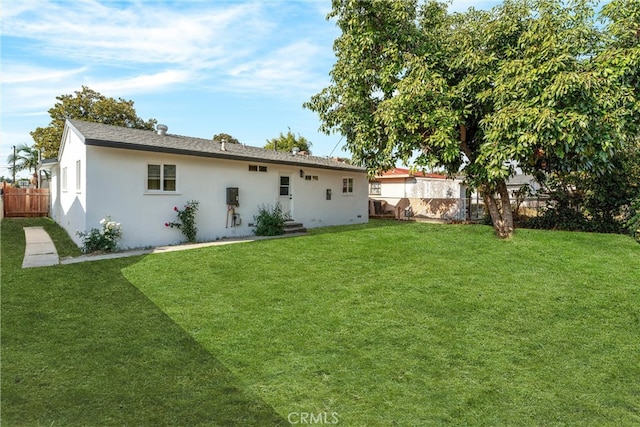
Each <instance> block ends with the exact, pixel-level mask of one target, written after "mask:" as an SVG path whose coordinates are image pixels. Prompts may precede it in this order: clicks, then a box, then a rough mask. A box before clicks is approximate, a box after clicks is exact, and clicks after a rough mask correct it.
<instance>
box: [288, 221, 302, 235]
mask: <svg viewBox="0 0 640 427" xmlns="http://www.w3.org/2000/svg"><path fill="white" fill-rule="evenodd" d="M306 232H307V229H306V228H305V227H304V224H302V223H301V222H296V221H285V223H284V234H292V233H306Z"/></svg>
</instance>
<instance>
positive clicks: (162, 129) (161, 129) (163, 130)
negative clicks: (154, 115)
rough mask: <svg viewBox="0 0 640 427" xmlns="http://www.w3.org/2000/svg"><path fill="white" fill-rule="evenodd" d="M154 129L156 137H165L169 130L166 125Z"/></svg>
mask: <svg viewBox="0 0 640 427" xmlns="http://www.w3.org/2000/svg"><path fill="white" fill-rule="evenodd" d="M156 128H157V129H158V135H166V134H167V131H168V130H169V128H168V127H167V125H158V126H157V127H156Z"/></svg>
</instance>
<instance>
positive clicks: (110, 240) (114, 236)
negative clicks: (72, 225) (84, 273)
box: [76, 216, 122, 253]
mask: <svg viewBox="0 0 640 427" xmlns="http://www.w3.org/2000/svg"><path fill="white" fill-rule="evenodd" d="M100 225H101V227H100V228H92V229H91V230H90V231H89V232H88V233H84V232H82V231H78V232H77V233H76V234H77V235H78V236H80V238H82V251H83V252H85V253H89V252H96V251H104V252H113V251H115V250H116V249H117V248H118V239H120V237H122V228H121V224H120V223H119V222H115V221H112V220H111V217H110V216H107V217H106V218H103V219H102V220H101V221H100Z"/></svg>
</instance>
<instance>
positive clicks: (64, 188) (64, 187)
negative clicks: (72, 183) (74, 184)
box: [62, 167, 67, 191]
mask: <svg viewBox="0 0 640 427" xmlns="http://www.w3.org/2000/svg"><path fill="white" fill-rule="evenodd" d="M62 191H67V168H66V167H64V168H62Z"/></svg>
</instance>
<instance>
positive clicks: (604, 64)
mask: <svg viewBox="0 0 640 427" xmlns="http://www.w3.org/2000/svg"><path fill="white" fill-rule="evenodd" d="M613 3H615V4H616V5H617V6H619V7H618V8H614V7H613V6H612V7H610V8H609V9H608V10H609V12H610V15H615V19H616V21H615V22H616V23H620V25H623V24H624V25H627V23H628V22H629V19H631V20H632V21H633V23H634V25H635V23H637V14H636V15H633V18H630V14H631V13H632V12H631V10H633V11H634V12H633V13H635V11H636V10H637V8H635V6H634V8H631V7H628V8H626V6H624V3H623V2H621V1H615V2H613ZM629 3H633V4H634V5H637V3H638V1H637V0H633V2H629ZM329 18H335V19H336V22H337V25H338V27H339V28H340V29H341V31H342V34H341V36H340V37H339V38H338V39H337V40H336V41H335V49H334V50H335V52H336V57H337V58H336V63H335V64H334V66H333V69H332V71H331V78H332V83H331V85H330V86H329V87H327V88H325V89H323V90H322V91H321V92H320V93H318V94H317V95H314V96H313V97H312V98H311V100H310V101H309V102H307V103H305V107H307V108H310V109H311V110H313V111H315V112H317V113H318V114H319V116H320V119H321V122H322V128H321V129H322V130H323V131H325V132H327V133H330V132H333V131H338V132H340V133H342V134H343V135H345V136H346V139H347V148H348V149H349V150H350V151H351V152H352V153H353V155H354V160H355V162H356V163H358V164H362V165H365V166H367V167H368V168H369V169H371V170H376V171H377V170H387V169H391V168H393V167H394V166H395V165H396V164H397V163H399V162H402V163H404V164H409V163H414V164H415V165H417V166H420V167H442V168H444V169H445V170H446V171H447V172H449V173H459V172H462V173H464V174H465V175H466V177H467V181H468V183H469V184H470V185H471V186H473V187H476V188H478V189H479V190H480V191H481V193H482V194H483V198H484V199H485V201H486V202H487V205H488V207H489V210H490V212H491V215H492V219H493V223H494V225H495V226H496V227H497V231H499V234H500V235H505V236H508V235H510V233H509V232H508V227H509V222H512V218H511V217H512V215H511V214H512V212H511V209H510V207H509V206H508V203H507V202H506V199H505V197H504V194H503V193H505V188H504V181H505V180H506V179H508V178H509V177H510V176H511V175H512V174H513V172H514V165H515V164H517V165H519V166H520V167H521V168H522V169H524V171H525V172H528V173H535V172H537V171H547V172H557V171H565V172H568V171H581V170H587V171H598V172H603V171H605V170H607V168H608V165H609V161H610V160H611V158H612V156H613V154H614V153H615V152H616V150H618V149H619V148H620V147H621V145H622V144H623V142H624V141H625V140H626V139H628V136H629V134H630V133H632V132H633V129H634V128H633V127H631V126H628V125H629V124H630V123H631V122H632V121H633V120H635V121H636V122H637V120H638V117H639V116H640V114H638V110H637V106H638V104H637V95H638V92H637V91H636V92H634V90H633V85H634V84H635V85H636V89H637V80H633V78H632V77H633V76H637V70H638V66H637V65H638V63H637V62H634V61H635V59H634V58H636V56H634V55H636V54H637V40H636V39H633V40H634V43H635V44H633V45H632V46H631V47H629V42H624V43H623V45H624V49H627V50H625V51H624V53H625V54H626V53H629V54H632V56H631V59H616V58H620V55H617V56H616V55H614V53H615V52H619V50H616V49H623V47H620V46H619V45H618V44H620V43H622V40H621V38H622V36H621V34H622V32H617V31H616V30H615V28H613V27H606V26H605V27H601V26H599V25H598V23H597V20H596V18H595V14H594V6H593V3H592V2H591V1H589V0H576V1H573V2H570V3H567V2H564V1H562V0H534V1H528V0H510V1H505V2H504V3H503V4H501V5H499V6H496V7H495V8H493V9H492V10H490V11H479V10H474V9H470V10H469V11H467V12H465V13H453V14H450V13H448V12H447V7H446V4H444V3H438V2H427V3H424V4H421V3H419V2H418V1H417V0H414V1H406V0H393V1H392V0H389V1H371V2H359V1H334V2H333V10H332V12H331V13H330V15H329ZM627 18H629V19H627ZM616 28H617V27H616ZM625 28H626V27H625ZM632 28H638V27H637V26H636V27H632ZM624 34H626V35H625V37H627V36H628V33H624ZM623 57H624V56H623ZM625 58H627V57H625ZM634 108H636V110H634ZM495 193H500V199H501V200H500V202H498V201H497V200H496V199H495V198H494V194H495ZM498 203H501V204H502V206H498ZM500 227H504V230H503V231H504V232H500V230H498V228H500Z"/></svg>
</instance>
